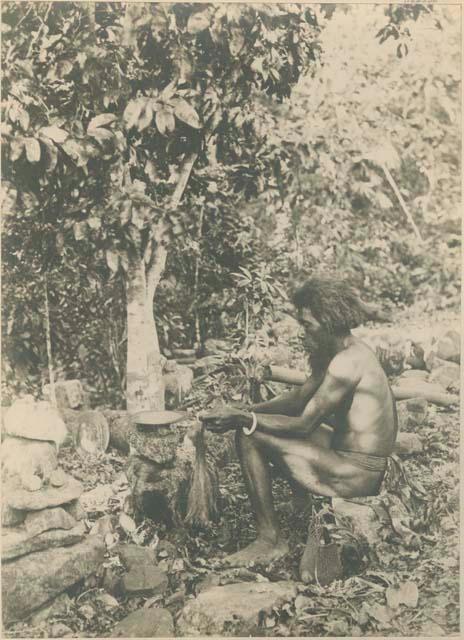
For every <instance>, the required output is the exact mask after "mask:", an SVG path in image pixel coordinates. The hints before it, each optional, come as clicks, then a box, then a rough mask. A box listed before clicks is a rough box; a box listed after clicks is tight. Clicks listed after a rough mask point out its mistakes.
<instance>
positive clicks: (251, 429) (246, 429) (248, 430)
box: [242, 411, 258, 436]
mask: <svg viewBox="0 0 464 640" xmlns="http://www.w3.org/2000/svg"><path fill="white" fill-rule="evenodd" d="M251 415H252V416H253V422H252V424H251V427H242V431H243V433H244V434H245V435H246V436H251V434H252V433H254V432H255V431H256V427H257V426H258V418H257V416H256V413H255V412H254V411H252V412H251Z"/></svg>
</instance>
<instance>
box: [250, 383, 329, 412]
mask: <svg viewBox="0 0 464 640" xmlns="http://www.w3.org/2000/svg"><path fill="white" fill-rule="evenodd" d="M322 380H323V376H314V375H312V376H310V377H309V378H308V379H307V380H306V381H305V383H304V384H303V385H302V386H301V387H297V388H295V389H292V390H291V391H287V392H286V393H282V394H280V395H278V396H277V397H275V398H272V400H268V401H267V402H259V403H256V404H253V405H252V406H251V407H250V410H251V411H254V412H255V413H266V414H268V413H270V414H273V415H275V414H277V415H283V416H294V417H296V416H300V415H301V414H302V413H303V410H304V408H305V406H306V405H307V404H308V402H309V400H310V399H311V398H312V397H313V395H314V394H315V393H316V391H317V390H318V388H319V386H320V385H321V382H322Z"/></svg>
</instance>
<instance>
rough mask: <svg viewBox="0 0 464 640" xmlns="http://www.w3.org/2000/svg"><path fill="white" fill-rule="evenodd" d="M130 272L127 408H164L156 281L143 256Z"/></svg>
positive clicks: (134, 409)
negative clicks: (156, 314) (154, 305)
mask: <svg viewBox="0 0 464 640" xmlns="http://www.w3.org/2000/svg"><path fill="white" fill-rule="evenodd" d="M163 251H164V250H163ZM161 258H163V255H162V256H161ZM164 259H165V257H164ZM150 275H151V274H150ZM127 276H128V277H127V382H126V384H127V387H126V390H127V395H126V403H127V410H128V411H129V413H132V412H136V411H145V410H152V411H160V410H162V409H164V385H163V377H162V370H161V354H160V350H159V343H158V334H157V331H156V325H155V320H154V317H153V295H154V291H155V288H156V284H155V283H154V282H153V278H150V276H149V277H147V274H146V272H145V264H144V262H143V260H142V259H140V260H138V261H136V260H133V261H132V263H131V264H130V266H129V270H128V273H127Z"/></svg>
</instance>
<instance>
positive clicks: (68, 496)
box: [3, 476, 83, 511]
mask: <svg viewBox="0 0 464 640" xmlns="http://www.w3.org/2000/svg"><path fill="white" fill-rule="evenodd" d="M82 491H83V486H82V484H81V483H80V482H79V481H78V480H76V479H75V478H73V477H72V476H67V478H66V484H65V485H63V486H62V487H42V488H41V489H39V490H38V491H33V492H32V491H27V490H26V489H23V488H21V487H19V486H18V485H17V484H13V483H8V485H7V486H6V487H4V490H3V493H4V497H3V499H4V500H5V501H6V502H7V503H8V504H9V505H10V506H11V507H13V508H14V509H24V510H25V511H40V510H41V509H46V508H47V507H59V506H60V505H62V504H65V503H66V502H70V501H71V500H76V498H79V497H80V495H81V494H82Z"/></svg>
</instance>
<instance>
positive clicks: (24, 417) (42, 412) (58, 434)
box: [4, 396, 67, 446]
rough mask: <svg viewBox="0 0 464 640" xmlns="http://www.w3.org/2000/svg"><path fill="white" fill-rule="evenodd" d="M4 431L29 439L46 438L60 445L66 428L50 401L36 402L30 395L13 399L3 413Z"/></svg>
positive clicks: (64, 436) (65, 433) (65, 434)
mask: <svg viewBox="0 0 464 640" xmlns="http://www.w3.org/2000/svg"><path fill="white" fill-rule="evenodd" d="M4 431H5V433H7V434H9V435H11V436H17V437H21V438H27V439H30V440H46V441H47V440H48V441H50V442H54V443H55V444H56V445H57V446H60V445H61V444H62V443H63V442H64V441H65V439H66V436H67V429H66V425H65V424H64V422H63V420H62V418H61V416H60V414H59V412H58V410H57V409H56V408H55V407H53V406H52V405H51V403H50V402H44V401H40V402H36V401H35V400H34V398H32V396H30V397H26V398H20V399H18V400H15V401H14V402H13V404H12V405H11V406H10V407H9V408H8V409H7V411H6V412H5V415H4Z"/></svg>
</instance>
